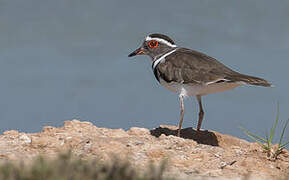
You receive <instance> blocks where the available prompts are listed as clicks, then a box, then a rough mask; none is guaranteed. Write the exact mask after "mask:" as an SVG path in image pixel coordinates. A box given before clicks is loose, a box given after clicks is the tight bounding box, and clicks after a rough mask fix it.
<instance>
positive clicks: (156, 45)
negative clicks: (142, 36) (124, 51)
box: [148, 40, 159, 48]
mask: <svg viewBox="0 0 289 180" xmlns="http://www.w3.org/2000/svg"><path fill="white" fill-rule="evenodd" d="M148 45H149V47H150V48H156V47H158V46H159V42H158V41H156V40H151V41H149V43H148Z"/></svg>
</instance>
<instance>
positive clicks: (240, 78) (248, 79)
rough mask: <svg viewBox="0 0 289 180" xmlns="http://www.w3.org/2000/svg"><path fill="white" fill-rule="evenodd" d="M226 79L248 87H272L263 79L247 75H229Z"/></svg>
mask: <svg viewBox="0 0 289 180" xmlns="http://www.w3.org/2000/svg"><path fill="white" fill-rule="evenodd" d="M226 79H230V80H231V81H236V82H243V83H245V84H248V85H255V86H264V87H274V86H273V85H272V84H271V83H269V82H268V81H266V80H265V79H262V78H258V77H254V76H248V75H245V74H240V73H236V74H234V75H231V76H230V77H226Z"/></svg>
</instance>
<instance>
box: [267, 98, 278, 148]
mask: <svg viewBox="0 0 289 180" xmlns="http://www.w3.org/2000/svg"><path fill="white" fill-rule="evenodd" d="M279 114H280V107H279V103H278V104H277V115H276V120H275V123H274V125H273V126H272V128H271V131H270V139H269V142H270V144H272V141H273V138H274V135H275V129H276V126H277V124H278V121H279Z"/></svg>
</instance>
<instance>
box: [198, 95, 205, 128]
mask: <svg viewBox="0 0 289 180" xmlns="http://www.w3.org/2000/svg"><path fill="white" fill-rule="evenodd" d="M197 99H198V103H199V109H200V112H199V121H198V127H197V131H200V129H201V125H202V121H203V118H204V111H203V106H202V99H201V96H200V95H197Z"/></svg>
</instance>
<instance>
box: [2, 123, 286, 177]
mask: <svg viewBox="0 0 289 180" xmlns="http://www.w3.org/2000/svg"><path fill="white" fill-rule="evenodd" d="M176 134H177V127H176V126H168V125H161V126H160V127H158V128H155V129H152V130H148V129H145V128H137V127H132V128H130V129H129V130H128V131H124V130H123V129H107V128H99V127H96V126H94V125H93V124H92V123H90V122H81V121H79V120H72V121H65V122H64V126H63V127H59V128H56V127H52V126H45V127H44V128H43V129H42V132H39V133H19V132H18V131H14V130H10V131H5V132H4V133H3V135H0V160H1V159H2V160H5V159H6V160H20V159H25V161H28V160H31V159H33V157H35V156H37V155H39V154H44V155H47V156H48V157H53V156H55V155H56V154H57V153H59V152H61V151H68V150H71V151H72V152H73V153H74V154H76V155H79V156H80V157H82V158H94V157H97V158H98V159H100V160H104V161H110V160H111V159H113V158H115V157H118V158H120V159H125V160H129V161H130V162H131V163H132V164H133V165H135V166H136V167H139V168H144V167H146V166H147V165H148V163H151V162H153V163H155V164H160V163H162V162H163V161H166V162H167V166H168V167H167V171H166V172H165V173H166V174H171V175H175V176H177V177H179V178H181V179H193V178H194V179H196V178H197V179H198V178H199V179H202V178H203V177H206V178H208V179H243V178H244V176H248V178H249V179H272V178H273V177H274V178H275V177H278V176H281V175H284V174H286V173H287V174H288V172H289V152H288V151H287V150H284V152H283V153H282V154H281V155H280V156H279V159H278V160H277V161H275V162H272V161H268V160H267V158H266V153H264V152H263V151H262V148H260V146H259V145H258V144H256V143H249V142H247V141H245V140H242V139H239V138H236V137H232V136H230V135H223V134H220V133H218V132H214V131H207V130H202V131H201V132H199V133H197V132H196V131H195V130H193V129H192V128H186V129H182V132H181V137H177V136H176Z"/></svg>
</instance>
